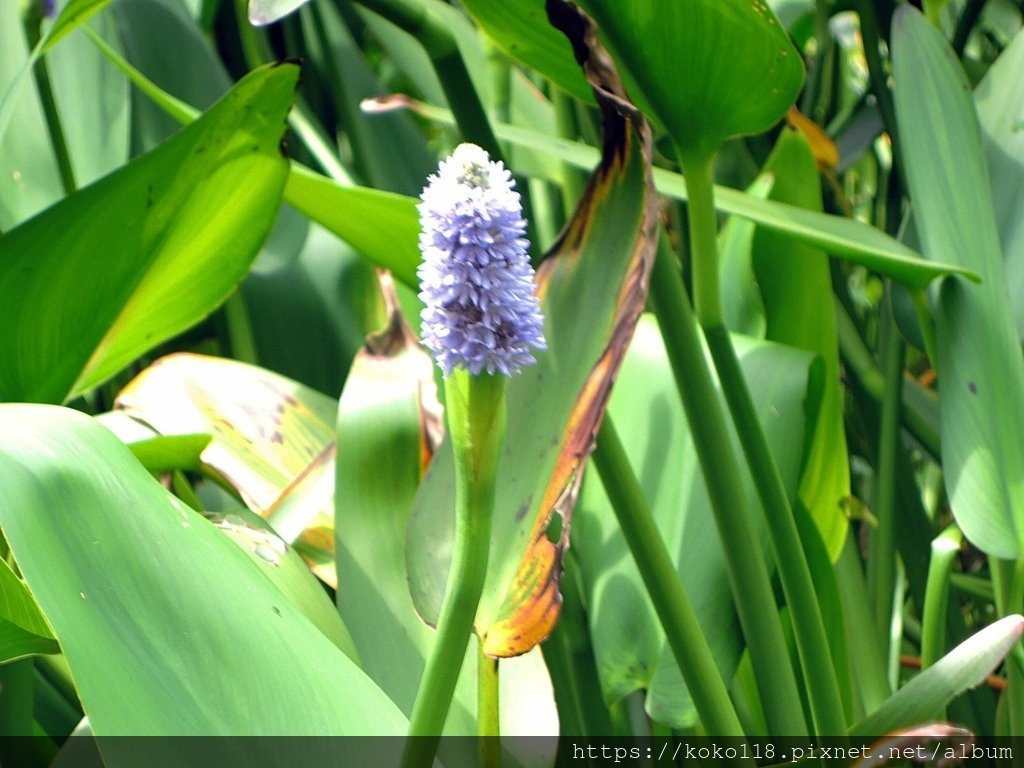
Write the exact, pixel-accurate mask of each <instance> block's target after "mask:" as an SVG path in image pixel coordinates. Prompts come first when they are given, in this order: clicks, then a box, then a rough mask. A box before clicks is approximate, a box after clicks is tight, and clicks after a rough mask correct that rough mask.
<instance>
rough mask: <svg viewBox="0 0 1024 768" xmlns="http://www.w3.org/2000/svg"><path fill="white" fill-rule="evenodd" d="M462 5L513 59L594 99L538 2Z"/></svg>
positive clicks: (470, 1)
mask: <svg viewBox="0 0 1024 768" xmlns="http://www.w3.org/2000/svg"><path fill="white" fill-rule="evenodd" d="M462 5H463V6H464V7H465V8H466V10H467V11H469V12H470V14H472V16H473V18H474V20H475V21H476V22H477V23H478V24H479V25H480V27H481V28H482V29H483V30H484V31H485V32H486V33H487V34H488V35H489V36H490V37H491V38H492V39H493V40H494V41H495V42H496V43H497V44H498V45H499V46H501V47H502V48H503V49H504V50H505V51H506V52H507V53H508V54H509V55H510V56H512V57H513V58H514V59H517V60H519V61H521V62H523V63H524V64H527V65H528V66H530V67H531V68H533V69H535V70H537V71H538V72H540V73H541V74H542V75H544V76H545V77H547V78H549V79H551V80H552V81H554V82H555V83H557V84H558V85H559V86H561V87H562V88H564V89H565V90H567V91H568V92H569V93H571V94H573V95H574V96H576V97H577V98H580V99H583V100H585V101H588V102H593V101H594V93H593V91H592V90H591V88H590V85H589V84H588V83H587V80H586V78H585V77H584V76H583V74H582V73H581V72H580V67H579V64H578V63H577V62H576V60H575V59H573V52H572V48H570V46H569V44H568V43H567V42H566V40H565V35H563V34H562V33H561V32H559V31H558V30H557V29H555V28H554V27H553V26H552V25H551V24H550V23H549V21H548V16H547V13H546V12H545V10H544V6H543V5H542V4H541V3H539V2H536V3H533V2H526V1H525V0H513V1H512V2H502V1H501V0H465V2H463V4H462Z"/></svg>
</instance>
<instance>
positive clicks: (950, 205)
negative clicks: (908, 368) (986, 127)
mask: <svg viewBox="0 0 1024 768" xmlns="http://www.w3.org/2000/svg"><path fill="white" fill-rule="evenodd" d="M893 66H894V75H895V81H896V88H895V100H896V115H897V118H898V120H899V127H900V141H901V147H902V151H903V160H904V164H905V166H906V178H907V184H908V186H909V189H910V195H911V199H912V203H913V206H914V215H915V222H916V224H917V230H918V233H919V235H920V237H921V242H922V245H923V251H924V253H925V254H926V255H927V256H928V257H929V258H933V259H937V260H941V261H945V262H949V263H953V264H960V265H962V266H965V267H968V268H970V269H973V270H974V271H976V272H977V273H978V274H979V275H981V278H982V282H981V285H973V284H969V283H966V282H964V281H963V280H959V279H956V278H951V279H948V280H945V281H944V282H943V283H942V285H941V286H940V289H939V290H938V291H937V292H936V293H935V294H934V295H933V297H932V298H933V312H934V315H935V331H936V344H937V347H938V348H937V351H936V355H937V359H936V360H935V361H933V363H934V365H935V368H936V371H937V373H938V378H939V401H940V405H941V409H940V417H941V430H942V467H943V474H944V478H945V484H946V492H947V493H948V495H949V498H950V503H951V506H952V508H953V514H954V515H955V516H956V520H957V523H959V525H960V528H961V529H962V530H963V532H964V535H965V536H967V538H968V539H970V540H971V541H972V542H973V543H974V544H975V545H976V546H977V547H979V548H980V549H982V550H983V551H985V552H986V553H988V554H990V555H995V556H997V557H1004V558H1015V557H1017V556H1019V555H1020V553H1021V552H1022V551H1024V421H1022V420H1021V419H1019V418H1008V414H1020V413H1024V358H1022V356H1021V347H1020V340H1019V337H1018V335H1017V328H1016V326H1015V324H1014V321H1013V312H1012V308H1011V306H1010V299H1009V295H1008V294H1007V281H1006V271H1005V268H1004V264H1003V255H1002V250H1001V248H1000V243H999V233H998V229H997V226H996V219H995V212H994V207H993V203H992V196H991V192H990V189H989V185H988V169H987V168H986V164H985V155H984V151H983V149H982V143H981V135H980V131H979V128H978V118H977V114H976V113H975V111H974V104H973V102H972V100H971V97H970V90H969V87H968V84H967V80H966V77H965V76H964V73H963V70H962V69H960V67H959V65H958V63H957V62H956V59H955V58H954V57H953V55H952V53H951V51H950V49H949V46H948V44H947V42H946V40H945V38H943V37H942V35H941V34H940V33H939V32H938V30H936V29H935V28H934V27H933V26H932V25H931V24H929V23H928V22H927V21H926V20H925V19H924V17H923V16H921V14H920V13H919V12H917V11H916V10H914V9H912V8H909V7H907V6H900V8H899V9H898V11H897V13H896V17H895V21H894V23H893Z"/></svg>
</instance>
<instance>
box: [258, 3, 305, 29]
mask: <svg viewBox="0 0 1024 768" xmlns="http://www.w3.org/2000/svg"><path fill="white" fill-rule="evenodd" d="M307 2H309V0H249V23H250V24H254V25H256V26H257V27H262V26H265V25H267V24H273V23H274V22H275V21H279V20H280V19H283V18H284V17H285V16H287V15H288V14H290V13H292V12H293V11H294V10H295V9H297V8H300V7H301V6H303V5H305V4H306V3H307Z"/></svg>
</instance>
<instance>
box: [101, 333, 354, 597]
mask: <svg viewBox="0 0 1024 768" xmlns="http://www.w3.org/2000/svg"><path fill="white" fill-rule="evenodd" d="M116 404H117V407H118V408H119V409H121V410H122V411H123V412H125V413H127V414H128V415H130V416H132V417H133V418H136V419H138V420H139V421H141V422H143V423H145V424H148V425H149V426H151V427H152V428H153V429H155V430H156V431H157V432H159V433H160V434H163V435H184V434H194V433H204V434H209V435H212V436H213V440H212V442H211V443H210V445H209V446H208V447H207V448H206V449H205V450H204V451H203V453H202V461H203V464H204V465H205V466H206V467H208V468H209V469H210V470H212V471H213V472H214V473H216V474H217V475H219V476H221V477H222V478H224V480H225V481H227V482H228V483H229V484H230V485H231V486H232V487H233V488H235V489H236V490H237V492H238V493H239V495H240V496H241V497H242V498H243V499H244V500H245V502H246V504H248V506H249V508H250V509H252V510H253V511H255V512H257V513H259V514H261V515H264V516H267V515H269V514H271V513H272V512H273V511H274V510H275V508H276V505H277V504H278V503H279V502H280V500H281V497H282V495H283V494H285V492H286V490H288V489H292V488H293V487H294V486H295V485H297V484H299V485H301V484H304V482H305V483H310V481H311V480H315V481H317V482H319V481H320V480H323V479H324V478H327V479H330V478H331V475H332V472H333V470H332V469H331V467H332V462H333V443H334V426H333V425H334V420H335V413H336V410H337V403H336V402H335V401H334V400H332V399H331V398H329V397H327V396H326V395H322V394H320V393H319V392H316V391H314V390H311V389H309V388H308V387H304V386H302V385H301V384H298V383H296V382H294V381H291V380H289V379H286V378H285V377H283V376H279V375H277V374H275V373H272V372H270V371H267V370H264V369H262V368H257V367H255V366H251V365H246V364H245V363H239V362H236V361H234V360H227V359H223V358H213V357H205V356H202V355H192V354H185V353H181V354H176V355H171V356H169V357H165V358H162V359H161V360H159V361H157V362H156V363H155V364H154V365H152V366H150V367H149V368H148V369H146V370H145V371H143V372H142V373H141V374H140V375H139V376H138V377H136V378H135V380H134V381H132V382H131V383H130V384H129V385H128V386H127V387H125V388H124V390H122V392H121V393H120V394H119V395H118V397H117V401H116ZM306 487H309V486H308V485H307V486H306ZM332 491H333V489H332V488H331V487H330V486H329V485H328V487H327V488H326V490H324V489H323V488H322V486H320V485H316V486H314V487H313V489H312V491H311V492H310V493H309V494H308V495H306V496H303V495H301V494H293V496H292V498H291V499H290V503H291V504H293V509H292V511H293V512H294V513H295V515H296V517H301V522H295V521H292V526H293V527H290V528H289V529H288V530H287V531H286V530H282V528H283V527H284V526H278V525H275V529H276V530H277V531H278V533H279V534H281V535H282V536H284V537H285V538H286V539H288V540H289V541H291V540H292V539H294V538H295V537H299V540H298V541H297V542H296V547H297V548H298V549H299V551H300V552H301V553H302V554H303V556H305V557H306V558H307V560H308V561H310V562H311V564H312V565H313V568H314V571H315V572H316V573H317V575H318V576H320V577H321V578H323V579H324V580H325V581H327V582H328V583H331V584H333V583H334V557H333V553H332V550H331V546H332V542H333V536H332V535H331V529H332V528H333V525H334V521H333V510H332V509H331V505H330V499H331V493H332ZM296 507H299V509H298V510H296ZM300 533H301V536H300Z"/></svg>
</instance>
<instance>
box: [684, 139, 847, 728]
mask: <svg viewBox="0 0 1024 768" xmlns="http://www.w3.org/2000/svg"><path fill="white" fill-rule="evenodd" d="M680 160H681V162H682V166H683V172H684V174H685V175H686V186H687V190H688V192H689V198H688V201H687V206H688V213H689V222H690V258H691V264H692V266H693V293H694V297H695V303H696V309H697V318H698V319H699V321H700V324H701V326H702V327H703V329H704V335H705V338H706V340H707V344H708V348H709V349H710V351H711V357H712V359H713V360H714V363H715V367H716V368H717V370H718V377H719V380H720V381H721V384H722V391H723V392H724V393H725V399H726V402H727V403H728V405H729V410H730V411H731V413H732V419H733V422H734V423H735V425H736V431H737V433H738V434H739V438H740V444H741V445H742V447H743V452H744V454H745V455H746V459H747V464H748V465H749V466H750V471H751V473H752V475H753V477H754V485H755V487H756V488H757V492H758V496H759V497H760V500H761V505H762V507H763V508H764V512H765V516H766V517H767V520H768V534H769V538H770V541H771V544H772V548H773V551H774V553H775V562H776V568H777V569H778V572H779V577H780V580H781V581H782V589H783V592H784V593H785V596H786V603H787V604H788V605H789V608H790V612H791V614H792V619H793V633H794V639H795V640H796V647H797V654H798V656H799V658H800V666H801V669H802V671H803V674H804V681H805V683H806V685H807V696H808V700H809V702H810V706H811V714H812V717H813V721H814V726H815V733H818V734H822V735H836V736H838V735H840V734H844V733H846V725H847V724H846V715H845V713H844V711H843V703H842V697H841V695H840V692H839V682H838V680H837V679H836V675H835V669H834V668H833V666H832V664H831V663H822V661H821V654H822V653H825V654H826V659H827V649H828V647H829V643H828V636H827V635H826V634H825V624H824V621H823V620H822V617H821V607H820V606H819V605H818V598H817V594H816V592H815V591H814V582H813V581H812V580H811V570H810V567H809V566H808V565H807V559H806V556H805V554H804V550H803V546H802V544H801V542H800V534H799V532H798V531H797V527H796V521H795V520H794V518H793V510H792V509H791V508H790V504H789V496H788V495H787V493H786V489H785V485H784V484H783V482H782V475H781V473H780V472H779V469H778V466H777V465H776V463H775V458H774V457H773V456H772V453H771V449H770V448H769V446H768V439H767V438H766V437H765V433H764V429H763V428H762V426H761V422H760V420H759V419H758V416H757V411H756V409H755V408H754V401H753V399H752V398H751V396H750V390H749V388H748V387H747V381H746V379H745V378H744V376H743V370H742V369H741V368H740V364H739V360H738V358H737V357H736V350H735V349H734V348H733V346H732V338H731V337H730V336H729V331H728V329H726V327H725V323H724V321H723V318H722V311H721V303H720V299H719V296H720V291H719V285H718V282H719V281H718V240H717V216H716V214H715V199H714V178H713V175H712V165H713V157H705V158H693V157H689V156H687V155H686V154H685V153H680ZM744 597H746V595H744ZM748 642H749V638H748ZM755 670H756V666H755ZM765 709H766V712H767V711H768V707H766V708H765Z"/></svg>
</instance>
